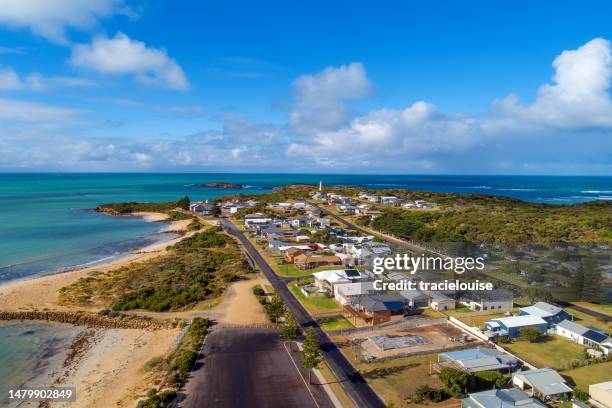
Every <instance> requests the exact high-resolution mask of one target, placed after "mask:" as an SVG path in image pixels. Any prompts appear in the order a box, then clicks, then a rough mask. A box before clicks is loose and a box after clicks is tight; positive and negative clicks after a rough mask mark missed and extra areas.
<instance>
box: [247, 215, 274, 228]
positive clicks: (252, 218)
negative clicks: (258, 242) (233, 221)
mask: <svg viewBox="0 0 612 408" xmlns="http://www.w3.org/2000/svg"><path fill="white" fill-rule="evenodd" d="M271 223H272V218H271V217H269V216H268V215H264V214H262V213H255V214H247V215H245V216H244V226H245V227H246V228H252V227H253V226H255V225H266V224H271Z"/></svg>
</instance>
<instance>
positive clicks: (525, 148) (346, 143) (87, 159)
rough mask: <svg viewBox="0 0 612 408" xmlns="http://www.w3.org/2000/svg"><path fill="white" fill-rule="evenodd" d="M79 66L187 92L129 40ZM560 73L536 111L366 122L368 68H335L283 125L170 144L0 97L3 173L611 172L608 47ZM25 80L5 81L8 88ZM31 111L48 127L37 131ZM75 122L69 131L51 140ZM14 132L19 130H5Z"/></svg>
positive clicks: (308, 89)
mask: <svg viewBox="0 0 612 408" xmlns="http://www.w3.org/2000/svg"><path fill="white" fill-rule="evenodd" d="M70 61H71V63H72V64H73V65H75V66H77V67H81V68H83V69H91V70H95V71H96V72H99V73H100V74H108V75H127V76H132V77H134V78H136V79H137V80H138V81H142V82H145V83H153V84H156V85H160V86H164V87H167V88H171V89H185V88H186V87H188V85H189V84H188V82H187V80H186V78H185V76H184V73H183V72H182V70H181V69H180V67H179V66H178V64H176V62H175V61H174V60H172V59H171V58H170V57H168V55H167V54H166V53H165V51H163V50H160V49H155V48H150V47H147V46H146V45H145V44H143V43H141V42H138V41H134V40H131V39H130V38H128V37H127V36H126V35H124V34H121V33H119V34H117V35H116V36H115V37H113V38H106V37H98V38H96V39H94V41H93V42H92V43H91V44H82V45H78V46H76V47H75V49H74V51H73V55H72V58H71V60H70ZM552 66H553V68H554V75H553V77H552V78H551V80H550V82H548V83H545V84H543V85H542V86H541V87H540V88H539V89H537V90H535V91H536V92H535V97H534V98H533V100H532V101H529V102H521V101H520V100H519V98H518V97H517V96H516V95H507V96H504V97H502V98H500V99H498V100H495V101H492V103H491V106H490V107H489V109H488V110H487V111H486V112H484V113H481V114H469V113H462V112H443V111H441V110H440V109H438V108H437V107H436V106H434V105H433V104H431V103H429V102H427V101H412V102H410V103H407V104H406V106H404V107H400V108H397V107H393V108H389V107H381V108H379V109H373V110H370V111H366V112H358V111H356V109H355V107H354V105H353V101H356V100H358V99H361V98H367V97H368V96H369V95H371V93H372V92H373V89H374V84H373V81H372V80H371V79H370V78H369V77H368V75H367V72H366V67H364V66H363V65H362V64H360V63H358V62H354V63H351V64H347V65H342V66H338V67H327V68H325V69H323V70H322V71H320V72H318V73H313V74H308V75H303V76H301V77H299V78H297V79H295V81H293V83H292V92H293V104H292V106H291V108H290V109H289V110H288V112H287V118H286V123H284V124H280V125H279V124H269V123H259V122H257V121H254V120H249V119H247V118H244V117H241V116H238V115H226V116H225V117H224V119H223V126H222V127H221V128H220V130H207V131H203V132H199V133H195V134H192V135H186V136H184V137H175V138H173V139H172V140H167V139H160V138H159V137H148V138H143V137H139V138H134V137H125V138H118V137H116V138H104V137H99V136H96V137H83V136H82V134H80V133H79V132H78V129H77V130H76V131H75V127H78V121H79V120H80V119H81V117H82V113H81V112H76V111H74V110H71V109H65V108H61V107H46V106H43V105H37V104H33V105H31V106H30V105H28V106H20V105H19V103H22V102H19V101H15V100H11V99H0V112H2V111H4V112H3V113H0V118H1V119H3V121H4V123H5V125H0V126H4V131H3V134H7V135H10V136H8V137H4V138H2V140H0V149H1V150H2V151H3V152H4V151H6V152H8V154H4V155H2V157H0V169H10V168H25V169H39V168H47V169H53V170H56V169H65V170H66V169H67V170H81V171H106V170H115V171H116V170H158V171H163V170H172V171H278V172H342V173H349V172H356V173H367V172H386V173H396V174H397V173H411V172H412V173H480V174H482V173H506V174H507V173H516V174H521V173H525V174H576V173H587V174H589V173H590V174H607V175H609V174H612V163H611V161H610V155H609V153H610V152H611V151H612V100H611V99H610V81H611V80H612V45H611V43H610V41H608V40H606V39H602V38H596V39H593V40H591V41H589V42H588V43H586V44H584V45H582V46H581V47H578V48H577V49H574V50H567V51H563V52H562V53H561V54H559V55H558V56H557V57H556V58H555V59H554V61H553V62H552ZM2 78H4V79H2ZM19 80H20V78H17V79H16V78H15V77H14V76H12V75H11V74H10V72H9V73H5V77H2V76H1V75H0V84H1V83H4V84H5V86H9V87H10V86H16V85H15V83H19ZM6 84H8V85H6ZM11 84H13V85H11ZM23 103H25V102H23ZM28 103H29V102H28ZM28 109H29V110H33V109H36V110H38V111H39V112H40V113H41V115H40V117H42V118H44V120H43V121H42V122H40V123H39V122H36V121H35V122H31V121H28V118H29V117H30V116H31V115H27V114H25V113H23V111H25V110H28ZM54 118H57V119H56V120H55V122H54ZM65 122H67V123H70V124H71V125H70V126H69V127H67V128H66V131H65V132H64V133H61V132H58V131H57V130H56V129H55V128H54V131H53V132H52V133H50V132H49V131H48V128H49V127H50V126H51V125H52V124H53V123H56V124H57V123H65ZM6 123H9V125H7V124H6ZM10 123H13V124H19V126H13V128H12V129H13V130H18V131H15V132H7V131H6V129H7V127H8V126H10ZM58 126H59V125H58ZM0 130H2V129H1V128H0ZM29 146H35V148H33V149H30V148H29Z"/></svg>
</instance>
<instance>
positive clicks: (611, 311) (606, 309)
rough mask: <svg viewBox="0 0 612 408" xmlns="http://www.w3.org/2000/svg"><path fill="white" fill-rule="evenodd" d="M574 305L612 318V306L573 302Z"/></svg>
mask: <svg viewBox="0 0 612 408" xmlns="http://www.w3.org/2000/svg"><path fill="white" fill-rule="evenodd" d="M573 303H574V304H576V305H578V306H582V307H586V308H587V309H592V310H595V311H596V312H599V313H605V314H607V315H608V316H610V317H612V305H604V304H599V303H591V302H573Z"/></svg>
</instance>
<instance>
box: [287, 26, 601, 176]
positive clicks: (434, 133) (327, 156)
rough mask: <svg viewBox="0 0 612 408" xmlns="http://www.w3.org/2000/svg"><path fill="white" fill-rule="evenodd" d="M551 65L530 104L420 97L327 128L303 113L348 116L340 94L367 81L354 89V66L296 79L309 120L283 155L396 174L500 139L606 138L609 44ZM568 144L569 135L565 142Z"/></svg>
mask: <svg viewBox="0 0 612 408" xmlns="http://www.w3.org/2000/svg"><path fill="white" fill-rule="evenodd" d="M352 66H354V64H351V65H350V66H349V67H352ZM553 67H554V68H555V74H554V77H553V82H552V83H551V84H545V85H543V86H542V87H540V89H539V91H538V94H537V97H536V99H535V101H534V102H533V103H531V104H528V105H521V104H519V103H518V98H517V97H516V96H515V95H510V96H509V97H507V98H505V99H503V100H501V101H495V102H494V103H493V110H492V111H491V112H489V113H487V114H484V115H465V114H459V113H442V112H439V111H437V110H436V108H435V106H433V105H432V104H429V103H427V102H423V101H421V102H416V103H414V104H412V105H411V106H409V107H408V108H406V109H401V110H397V109H380V110H374V111H371V112H368V113H366V114H363V115H361V116H355V117H353V118H352V119H350V120H348V121H343V120H337V121H333V120H332V121H329V122H326V124H327V125H329V126H326V127H324V126H319V123H317V122H316V120H312V122H314V123H315V124H314V125H311V126H309V124H310V123H311V120H310V119H311V117H310V116H309V115H312V116H313V117H317V116H319V115H321V116H323V117H325V113H324V111H325V110H328V111H331V112H332V115H336V114H338V115H340V116H342V115H344V114H346V107H345V106H344V104H343V103H342V99H348V98H350V97H358V96H360V95H362V94H364V93H367V92H366V87H365V86H361V87H360V86H359V85H360V84H365V82H363V81H360V80H358V79H357V78H361V79H364V78H366V77H365V71H364V70H363V67H361V66H360V65H359V69H357V72H359V74H358V75H336V74H337V73H346V72H347V67H340V68H338V69H335V68H331V67H330V68H327V69H325V70H324V71H323V72H321V73H320V74H317V75H314V76H304V77H302V78H300V79H299V80H298V81H296V88H297V89H298V95H299V97H298V98H297V102H296V110H294V112H292V115H294V114H295V112H296V111H297V112H300V113H301V112H302V111H305V112H307V115H306V116H305V118H306V119H308V120H307V121H303V123H300V130H301V135H300V136H299V137H297V138H295V139H294V141H293V143H291V144H290V145H289V146H288V147H287V150H286V153H287V154H288V155H289V156H293V157H305V158H308V159H310V160H314V161H315V162H317V163H325V164H326V165H328V166H329V167H336V168H351V167H352V166H354V165H355V163H360V164H362V165H364V166H374V167H375V166H382V167H384V166H387V167H388V166H392V165H395V166H397V171H401V170H402V169H403V168H406V167H410V165H411V164H413V163H421V164H420V166H421V167H423V168H426V167H428V168H431V166H432V165H434V164H435V163H437V164H438V165H440V166H444V165H446V163H444V161H445V160H448V157H452V156H453V155H454V156H457V157H460V156H462V155H464V154H467V153H468V152H470V151H475V149H480V148H482V146H487V148H491V145H492V144H494V143H498V142H499V141H503V142H504V143H506V144H512V142H511V140H512V139H514V144H517V143H523V144H524V146H529V145H530V144H538V143H539V141H537V140H534V138H537V137H539V138H546V136H547V135H548V136H550V135H552V134H553V133H555V132H557V136H558V135H563V137H567V138H570V137H573V136H572V135H571V133H572V132H574V133H581V135H582V136H581V137H587V136H586V135H587V133H588V132H591V133H590V137H600V138H601V137H607V138H608V140H610V139H611V138H610V133H612V100H611V99H610V81H611V79H612V47H611V44H610V42H609V41H607V40H605V39H601V38H597V39H594V40H592V41H589V42H588V43H586V44H585V45H583V46H582V47H579V48H578V49H576V50H570V51H564V52H563V53H561V54H560V55H559V56H558V57H557V58H556V59H555V60H554V62H553ZM367 84H368V86H369V82H368V83H367ZM326 90H327V92H326ZM309 95H312V97H309ZM320 100H323V101H324V102H323V103H322V104H321V103H319V102H318V101H320ZM304 106H305V107H304ZM312 106H314V108H311V107H312ZM320 111H321V112H320ZM292 119H293V116H292V117H290V121H291V120H292ZM292 124H293V123H292ZM305 129H306V131H304V130H305ZM559 130H562V131H563V132H559ZM593 132H595V136H594V134H593ZM603 135H605V136H603ZM557 136H555V137H557ZM525 137H527V139H525ZM509 140H510V141H509ZM519 140H521V141H520V142H518V141H519ZM572 145H573V143H571V141H569V140H568V141H567V146H572ZM496 154H497V155H499V153H496ZM542 154H543V153H542ZM502 161H503V160H502ZM502 161H500V166H501V163H502ZM503 162H504V163H507V162H508V161H507V160H505V161H503Z"/></svg>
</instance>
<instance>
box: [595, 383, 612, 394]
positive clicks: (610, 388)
mask: <svg viewBox="0 0 612 408" xmlns="http://www.w3.org/2000/svg"><path fill="white" fill-rule="evenodd" d="M589 388H596V389H598V390H603V391H606V392H607V393H609V394H612V381H606V382H602V383H597V384H591V385H589Z"/></svg>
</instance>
